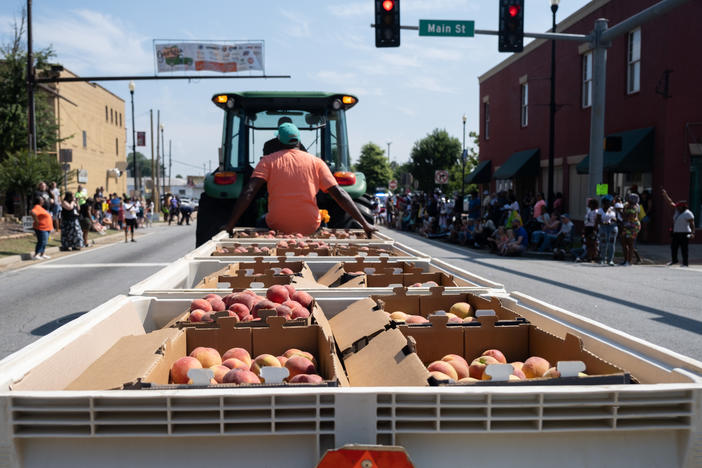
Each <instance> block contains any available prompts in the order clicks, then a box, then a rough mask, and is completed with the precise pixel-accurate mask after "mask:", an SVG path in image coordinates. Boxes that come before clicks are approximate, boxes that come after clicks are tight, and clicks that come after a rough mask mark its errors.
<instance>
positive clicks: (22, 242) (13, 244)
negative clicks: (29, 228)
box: [0, 229, 121, 258]
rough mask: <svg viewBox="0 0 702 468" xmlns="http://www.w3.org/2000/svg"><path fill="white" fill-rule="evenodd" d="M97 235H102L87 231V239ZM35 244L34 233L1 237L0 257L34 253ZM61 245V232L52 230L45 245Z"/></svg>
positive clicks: (108, 232)
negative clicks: (11, 237)
mask: <svg viewBox="0 0 702 468" xmlns="http://www.w3.org/2000/svg"><path fill="white" fill-rule="evenodd" d="M119 232H121V231H113V230H111V229H110V230H108V231H107V234H108V235H110V234H117V233H119ZM98 237H103V236H101V235H100V234H98V233H97V232H90V233H88V240H92V239H97V238H98ZM36 245H37V238H36V236H34V235H31V236H28V237H21V238H19V239H3V240H0V258H2V257H7V256H9V255H21V254H24V253H32V254H33V253H34V247H35V246H36ZM60 245H61V233H60V232H52V233H51V236H50V237H49V243H48V244H47V245H46V247H47V248H49V247H59V246H60Z"/></svg>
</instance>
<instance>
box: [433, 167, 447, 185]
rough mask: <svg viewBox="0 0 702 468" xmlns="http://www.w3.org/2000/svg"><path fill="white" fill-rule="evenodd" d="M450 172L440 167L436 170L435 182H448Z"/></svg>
mask: <svg viewBox="0 0 702 468" xmlns="http://www.w3.org/2000/svg"><path fill="white" fill-rule="evenodd" d="M448 180H449V173H448V171H446V170H443V169H439V170H437V171H435V172H434V183H435V184H448Z"/></svg>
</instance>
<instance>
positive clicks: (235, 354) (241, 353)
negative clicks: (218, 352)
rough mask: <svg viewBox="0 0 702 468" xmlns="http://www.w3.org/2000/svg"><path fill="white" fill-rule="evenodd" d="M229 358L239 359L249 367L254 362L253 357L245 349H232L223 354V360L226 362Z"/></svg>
mask: <svg viewBox="0 0 702 468" xmlns="http://www.w3.org/2000/svg"><path fill="white" fill-rule="evenodd" d="M229 358H237V359H238V360H240V361H243V362H245V363H246V364H247V365H249V366H250V365H251V363H252V362H253V361H252V360H251V355H250V354H249V352H248V351H246V350H245V349H244V348H230V349H228V350H226V351H225V352H224V354H222V360H223V361H225V360H227V359H229Z"/></svg>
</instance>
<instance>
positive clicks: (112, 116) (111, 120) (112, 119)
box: [110, 109, 115, 123]
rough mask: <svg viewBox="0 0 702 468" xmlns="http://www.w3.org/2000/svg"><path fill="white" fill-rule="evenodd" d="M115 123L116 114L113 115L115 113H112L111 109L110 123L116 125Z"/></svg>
mask: <svg viewBox="0 0 702 468" xmlns="http://www.w3.org/2000/svg"><path fill="white" fill-rule="evenodd" d="M114 122H115V120H114V114H113V112H112V109H110V123H114Z"/></svg>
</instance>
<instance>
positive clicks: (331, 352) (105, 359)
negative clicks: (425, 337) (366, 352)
mask: <svg viewBox="0 0 702 468" xmlns="http://www.w3.org/2000/svg"><path fill="white" fill-rule="evenodd" d="M318 318H319V320H320V323H316V324H314V325H307V326H292V327H288V326H286V325H285V320H284V319H283V318H282V317H269V318H268V320H267V324H266V325H265V326H260V327H257V328H238V327H233V326H231V323H225V322H223V323H220V324H219V326H218V327H215V328H185V329H182V330H179V329H176V328H168V329H162V330H156V331H154V332H151V333H147V334H143V335H132V336H126V337H123V338H122V339H120V340H119V341H118V342H117V343H116V344H115V345H114V346H113V347H112V348H110V349H109V350H108V351H107V352H106V353H105V354H103V355H102V356H101V357H100V358H98V359H97V360H96V361H95V362H94V363H93V364H92V365H91V366H90V367H88V368H87V369H86V371H85V372H83V374H82V375H81V376H79V377H78V378H77V379H76V380H74V381H73V382H72V383H71V384H69V386H68V387H67V388H66V390H109V389H124V388H134V389H138V388H183V386H180V385H170V384H169V374H170V368H171V366H172V365H173V363H174V362H175V361H176V360H177V359H179V358H181V357H183V356H186V355H188V354H189V353H190V352H191V351H192V350H193V349H195V348H196V347H198V346H207V347H212V348H215V349H217V351H219V353H220V354H223V353H224V352H225V351H227V350H228V349H230V348H233V347H241V348H244V349H246V350H247V351H249V353H250V354H251V355H252V357H255V356H257V355H259V354H263V353H268V354H273V355H280V354H283V353H284V352H285V351H286V350H287V349H290V348H298V349H301V350H303V351H308V352H310V353H312V354H313V355H314V356H315V359H316V360H317V367H318V371H319V373H320V375H321V376H322V377H323V378H324V379H325V382H324V385H327V386H337V385H341V386H348V379H347V378H346V375H345V373H344V371H343V367H342V365H341V362H340V360H339V358H338V356H337V355H336V348H335V344H334V340H333V338H332V335H331V328H330V327H329V323H328V322H327V321H326V318H324V317H323V314H322V316H320V317H318ZM281 385H282V386H287V385H291V386H298V385H303V386H309V384H287V383H283V384H265V383H264V384H256V385H251V386H257V387H266V386H281ZM222 386H226V385H219V387H222ZM229 386H230V387H233V388H242V387H246V386H244V385H238V386H237V385H229ZM190 387H193V388H195V387H194V386H190Z"/></svg>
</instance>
